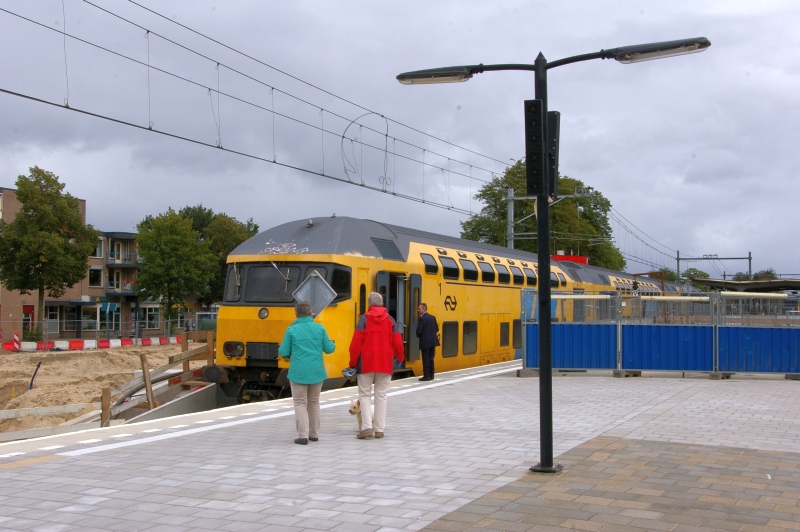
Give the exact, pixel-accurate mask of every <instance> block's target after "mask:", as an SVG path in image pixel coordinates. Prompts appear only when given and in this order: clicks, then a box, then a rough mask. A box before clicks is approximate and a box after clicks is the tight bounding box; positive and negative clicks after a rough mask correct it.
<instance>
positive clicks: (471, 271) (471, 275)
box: [458, 259, 478, 281]
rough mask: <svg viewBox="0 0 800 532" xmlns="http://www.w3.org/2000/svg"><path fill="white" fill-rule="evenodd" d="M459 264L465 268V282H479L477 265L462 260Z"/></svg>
mask: <svg viewBox="0 0 800 532" xmlns="http://www.w3.org/2000/svg"><path fill="white" fill-rule="evenodd" d="M458 262H460V263H461V267H462V268H464V280H465V281H477V280H478V268H476V267H475V263H474V262H472V261H471V260H467V259H461V260H459V261H458Z"/></svg>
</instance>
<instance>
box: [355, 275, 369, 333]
mask: <svg viewBox="0 0 800 532" xmlns="http://www.w3.org/2000/svg"><path fill="white" fill-rule="evenodd" d="M368 283H369V270H368V269H367V268H359V269H358V300H357V302H356V323H358V317H359V316H361V315H362V314H364V313H365V312H366V311H367V284H368Z"/></svg>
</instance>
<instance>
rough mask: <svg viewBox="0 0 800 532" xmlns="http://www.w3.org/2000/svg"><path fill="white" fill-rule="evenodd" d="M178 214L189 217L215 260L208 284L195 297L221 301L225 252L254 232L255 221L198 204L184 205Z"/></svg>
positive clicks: (208, 303)
mask: <svg viewBox="0 0 800 532" xmlns="http://www.w3.org/2000/svg"><path fill="white" fill-rule="evenodd" d="M178 214H179V215H180V216H183V217H184V218H186V219H188V220H191V222H192V230H194V231H196V232H197V233H198V235H200V236H199V238H200V240H201V241H203V242H205V243H206V244H207V245H208V249H209V251H210V252H211V253H212V254H213V255H214V257H215V259H216V265H215V268H214V272H213V275H212V276H211V278H210V279H209V281H208V286H207V287H206V288H205V290H202V291H201V292H199V293H198V294H197V299H198V301H199V302H200V303H202V304H204V305H210V304H212V303H216V302H217V301H221V300H222V295H223V291H224V289H225V276H226V275H227V272H228V265H227V258H228V254H229V253H230V252H231V251H233V250H234V249H235V248H236V246H238V245H239V244H241V243H242V242H244V241H245V240H247V239H248V238H250V237H251V236H255V235H256V234H257V233H258V224H256V223H254V222H253V219H252V218H249V219H248V220H247V222H246V223H242V222H240V221H238V220H237V219H236V218H233V217H232V216H228V215H227V214H225V213H214V211H213V210H212V209H209V208H206V207H203V205H202V204H200V205H195V206H193V207H188V206H187V207H184V208H182V209H181V210H180V211H178Z"/></svg>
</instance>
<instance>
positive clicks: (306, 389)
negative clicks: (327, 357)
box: [278, 301, 336, 445]
mask: <svg viewBox="0 0 800 532" xmlns="http://www.w3.org/2000/svg"><path fill="white" fill-rule="evenodd" d="M294 314H295V316H297V319H296V320H294V322H292V324H291V325H289V327H288V328H287V329H286V333H284V335H283V341H282V342H281V345H280V347H279V348H278V354H279V355H280V356H281V357H283V358H288V359H289V360H290V363H289V374H288V379H289V383H290V384H291V387H292V401H293V402H294V419H295V424H296V425H297V438H296V439H295V440H294V442H295V443H297V444H299V445H308V440H311V441H318V440H319V394H320V392H321V391H322V382H323V381H324V380H325V378H326V377H327V376H328V375H327V372H326V371H325V364H324V362H323V361H322V356H323V355H322V353H323V352H324V353H327V354H330V353H333V351H334V350H335V349H336V344H334V342H333V341H332V340H331V339H330V338H329V337H328V332H327V331H326V330H325V327H323V326H322V325H320V324H319V323H315V322H314V319H313V318H312V317H311V303H309V302H308V301H298V302H297V304H296V305H295V306H294Z"/></svg>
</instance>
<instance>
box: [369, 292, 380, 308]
mask: <svg viewBox="0 0 800 532" xmlns="http://www.w3.org/2000/svg"><path fill="white" fill-rule="evenodd" d="M367 303H368V304H369V306H370V307H382V306H383V296H382V295H380V294H379V293H378V292H370V293H369V298H367Z"/></svg>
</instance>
